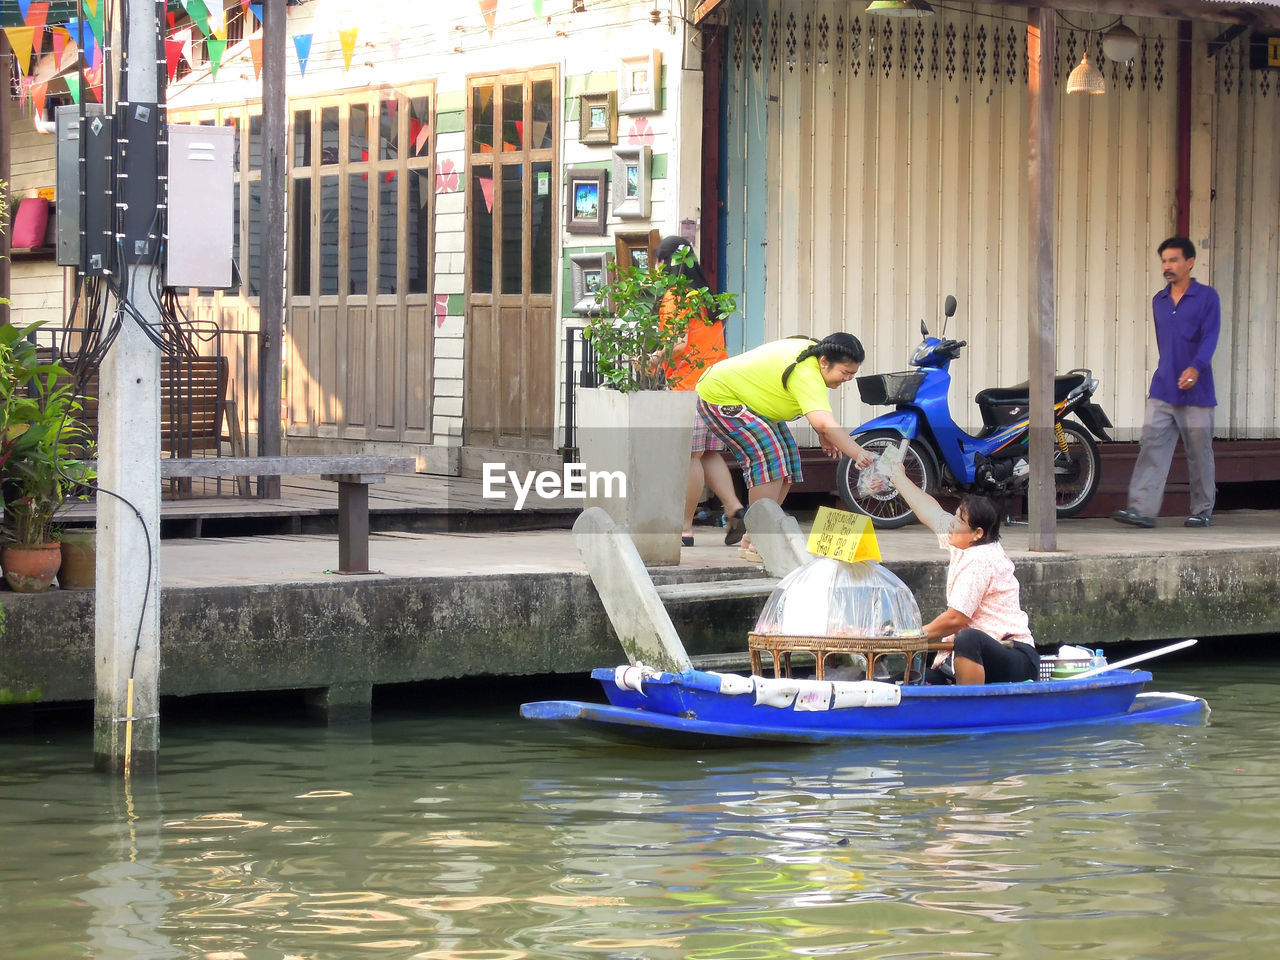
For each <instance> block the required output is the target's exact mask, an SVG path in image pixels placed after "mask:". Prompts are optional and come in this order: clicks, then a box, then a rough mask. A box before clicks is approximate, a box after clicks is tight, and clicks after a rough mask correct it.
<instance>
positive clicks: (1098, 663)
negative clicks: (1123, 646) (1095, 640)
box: [1089, 648, 1107, 669]
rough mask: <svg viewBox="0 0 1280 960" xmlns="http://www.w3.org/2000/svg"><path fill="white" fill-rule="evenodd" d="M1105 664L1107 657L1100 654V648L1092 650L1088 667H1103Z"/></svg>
mask: <svg viewBox="0 0 1280 960" xmlns="http://www.w3.org/2000/svg"><path fill="white" fill-rule="evenodd" d="M1106 665H1107V658H1106V657H1104V656H1103V655H1102V650H1101V649H1100V648H1099V649H1096V650H1094V651H1093V659H1092V660H1090V661H1089V668H1090V669H1095V668H1097V667H1105V666H1106Z"/></svg>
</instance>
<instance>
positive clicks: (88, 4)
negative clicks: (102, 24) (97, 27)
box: [84, 0, 98, 17]
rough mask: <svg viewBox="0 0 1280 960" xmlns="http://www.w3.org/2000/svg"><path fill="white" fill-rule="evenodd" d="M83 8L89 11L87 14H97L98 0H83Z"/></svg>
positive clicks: (92, 15)
mask: <svg viewBox="0 0 1280 960" xmlns="http://www.w3.org/2000/svg"><path fill="white" fill-rule="evenodd" d="M84 8H85V9H86V10H88V11H89V16H91V17H96V16H97V15H98V0H84Z"/></svg>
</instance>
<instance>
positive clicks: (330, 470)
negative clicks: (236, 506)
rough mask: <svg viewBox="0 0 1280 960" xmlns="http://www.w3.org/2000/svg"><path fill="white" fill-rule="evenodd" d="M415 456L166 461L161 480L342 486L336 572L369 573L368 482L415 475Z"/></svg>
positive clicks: (186, 458) (218, 458) (193, 458)
mask: <svg viewBox="0 0 1280 960" xmlns="http://www.w3.org/2000/svg"><path fill="white" fill-rule="evenodd" d="M417 470H418V461H417V459H416V458H414V457H378V456H369V457H365V456H347V457H167V458H162V459H161V461H160V476H161V477H162V478H163V479H166V480H171V479H179V478H185V479H190V478H194V477H232V476H234V477H300V476H320V477H321V478H323V479H325V480H332V481H333V482H335V483H336V484H337V485H338V573H370V572H371V571H370V570H369V484H371V483H382V482H383V481H385V480H386V478H387V477H386V475H387V474H388V473H416V472H417Z"/></svg>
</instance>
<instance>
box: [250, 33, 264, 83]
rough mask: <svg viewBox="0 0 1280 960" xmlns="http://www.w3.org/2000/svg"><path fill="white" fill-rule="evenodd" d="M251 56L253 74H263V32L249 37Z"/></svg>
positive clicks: (256, 75) (258, 75) (255, 76)
mask: <svg viewBox="0 0 1280 960" xmlns="http://www.w3.org/2000/svg"><path fill="white" fill-rule="evenodd" d="M249 56H251V57H252V58H253V76H254V78H255V79H257V78H258V77H260V76H262V34H258V35H257V36H256V37H250V38H249Z"/></svg>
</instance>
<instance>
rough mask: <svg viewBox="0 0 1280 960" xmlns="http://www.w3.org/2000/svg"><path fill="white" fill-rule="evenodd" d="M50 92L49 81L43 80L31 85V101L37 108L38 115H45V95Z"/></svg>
mask: <svg viewBox="0 0 1280 960" xmlns="http://www.w3.org/2000/svg"><path fill="white" fill-rule="evenodd" d="M48 92H49V81H48V80H41V81H40V82H39V83H33V84H32V85H31V103H32V105H34V106H35V108H36V116H37V117H43V116H44V101H45V95H46V94H47V93H48Z"/></svg>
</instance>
